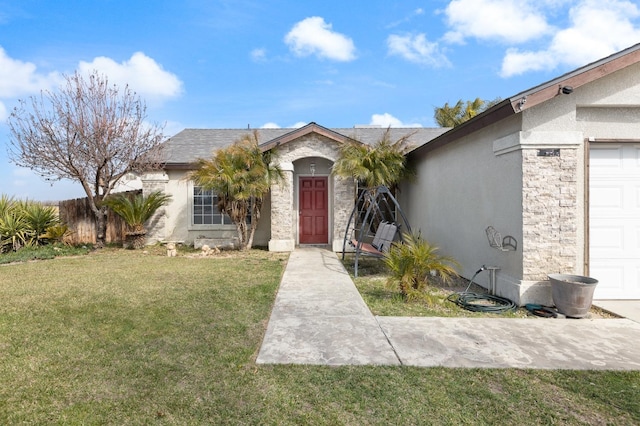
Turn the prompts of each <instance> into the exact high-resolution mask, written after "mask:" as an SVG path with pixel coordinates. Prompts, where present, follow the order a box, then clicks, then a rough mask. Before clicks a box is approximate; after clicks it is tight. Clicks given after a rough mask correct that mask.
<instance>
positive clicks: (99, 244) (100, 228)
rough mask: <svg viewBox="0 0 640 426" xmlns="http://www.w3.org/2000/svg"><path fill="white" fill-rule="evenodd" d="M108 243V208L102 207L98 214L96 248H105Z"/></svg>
mask: <svg viewBox="0 0 640 426" xmlns="http://www.w3.org/2000/svg"><path fill="white" fill-rule="evenodd" d="M106 243H107V208H106V207H102V208H100V210H98V213H97V214H96V248H103V247H104V246H105V245H106Z"/></svg>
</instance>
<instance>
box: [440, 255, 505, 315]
mask: <svg viewBox="0 0 640 426" xmlns="http://www.w3.org/2000/svg"><path fill="white" fill-rule="evenodd" d="M486 269H487V268H486V267H485V266H484V265H483V266H482V267H481V268H480V269H478V270H477V271H476V273H475V274H474V275H473V277H472V278H471V281H469V285H468V286H467V289H466V290H465V291H463V292H459V293H453V294H451V295H449V297H447V300H448V301H450V302H453V303H455V304H456V305H458V306H460V307H461V308H463V309H466V310H467V311H471V312H488V313H494V314H501V313H504V312H507V311H511V310H515V309H516V308H517V306H516V304H515V303H513V302H512V301H511V300H509V299H505V298H504V297H499V296H493V295H491V294H480V293H473V292H470V291H469V288H471V284H473V280H474V279H475V278H476V276H477V275H478V274H479V273H480V272H482V271H484V270H486ZM483 301H485V302H489V303H481V302H483Z"/></svg>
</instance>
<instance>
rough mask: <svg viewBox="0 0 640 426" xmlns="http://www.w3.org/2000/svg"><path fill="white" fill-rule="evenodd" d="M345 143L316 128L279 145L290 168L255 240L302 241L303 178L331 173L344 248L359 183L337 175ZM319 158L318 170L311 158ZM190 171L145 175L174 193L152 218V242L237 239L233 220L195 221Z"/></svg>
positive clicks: (332, 226) (332, 206) (274, 245)
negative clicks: (227, 222)
mask: <svg viewBox="0 0 640 426" xmlns="http://www.w3.org/2000/svg"><path fill="white" fill-rule="evenodd" d="M338 149H339V143H338V142H336V141H334V140H331V139H328V138H325V137H323V136H320V135H318V134H315V133H311V134H308V135H305V136H303V137H301V138H300V139H298V140H295V141H292V142H289V143H286V144H283V145H282V146H280V147H278V148H277V149H276V161H278V162H279V164H280V165H281V167H282V169H283V171H284V174H285V183H284V184H282V185H274V187H273V188H272V190H271V192H270V194H269V195H268V196H267V197H266V199H265V202H264V204H263V206H262V210H261V217H260V220H259V222H258V228H257V230H256V234H255V237H254V246H264V247H267V246H268V247H269V249H270V250H273V251H290V250H293V249H294V248H295V246H296V245H298V244H299V242H300V241H299V237H298V226H299V224H298V179H299V178H300V177H301V176H312V175H313V176H327V178H328V181H329V194H328V196H329V235H328V236H327V238H328V242H329V246H330V247H331V248H332V249H333V250H335V251H339V250H342V241H343V237H344V234H343V233H344V230H345V227H346V223H347V221H348V218H349V214H350V213H351V209H352V208H353V203H354V194H355V186H354V184H353V182H352V180H351V179H347V180H345V179H341V178H338V177H335V176H333V175H331V168H332V166H333V163H334V161H335V160H336V159H337V157H338ZM312 163H313V165H314V167H313V169H314V170H313V171H312V167H311V164H312ZM187 173H188V172H186V171H182V170H169V171H166V172H163V173H160V175H158V176H156V175H152V174H148V175H146V176H145V177H144V178H143V182H144V183H143V186H144V188H145V191H151V190H154V189H160V190H162V191H164V192H165V193H167V194H171V195H172V200H171V202H170V203H169V204H168V205H167V206H166V207H165V208H164V209H162V211H160V212H158V214H157V215H156V216H157V220H155V221H154V222H153V223H149V224H148V225H149V226H148V231H149V240H148V242H149V243H154V242H157V241H180V242H184V243H185V244H194V241H195V240H197V239H202V238H206V239H209V240H211V241H212V243H213V244H222V245H224V244H227V243H228V242H230V241H232V240H233V239H235V236H236V228H235V226H234V225H233V224H230V225H193V224H192V205H191V203H192V196H193V186H192V183H191V182H190V181H189V180H188V179H187V178H186V175H187Z"/></svg>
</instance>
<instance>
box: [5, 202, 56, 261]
mask: <svg viewBox="0 0 640 426" xmlns="http://www.w3.org/2000/svg"><path fill="white" fill-rule="evenodd" d="M57 225H60V220H59V219H58V214H57V212H56V210H55V208H53V207H50V206H45V205H43V204H41V203H38V202H35V201H29V200H26V201H20V200H15V199H14V198H13V197H9V196H7V195H2V196H0V253H3V252H7V251H17V250H19V249H21V248H23V247H28V246H38V245H41V244H44V243H46V242H47V238H46V233H47V230H48V229H49V228H51V227H55V226H57Z"/></svg>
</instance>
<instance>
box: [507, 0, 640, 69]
mask: <svg viewBox="0 0 640 426" xmlns="http://www.w3.org/2000/svg"><path fill="white" fill-rule="evenodd" d="M638 17H640V9H639V8H638V6H637V5H636V4H634V3H631V2H630V1H626V0H607V1H601V0H586V1H582V2H580V3H579V4H578V5H576V6H574V7H572V8H571V10H570V11H569V18H570V26H569V27H568V28H566V29H563V30H560V31H558V32H557V33H556V34H555V35H554V36H553V39H552V40H551V43H550V44H549V46H548V47H547V48H546V49H541V50H538V51H520V50H518V49H510V50H508V51H507V54H506V55H505V57H504V59H503V62H502V69H501V73H500V74H501V75H502V76H503V77H509V76H513V75H518V74H523V73H525V72H527V71H537V70H542V69H553V68H555V67H557V66H559V65H568V66H573V67H577V66H582V65H586V64H588V63H590V62H593V61H595V60H597V59H600V58H603V57H606V56H607V55H610V54H612V53H615V52H617V51H619V50H622V49H624V48H626V47H629V46H631V45H633V44H635V43H637V42H638V40H640V28H637V27H634V25H633V22H632V19H634V18H638Z"/></svg>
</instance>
